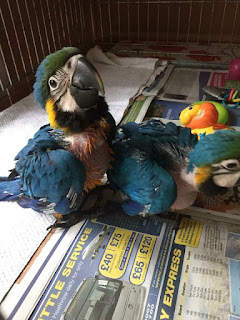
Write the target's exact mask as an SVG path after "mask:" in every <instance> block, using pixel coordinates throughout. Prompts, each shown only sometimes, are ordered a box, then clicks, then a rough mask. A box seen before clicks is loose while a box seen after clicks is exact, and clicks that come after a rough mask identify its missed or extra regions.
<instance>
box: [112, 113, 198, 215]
mask: <svg viewBox="0 0 240 320" xmlns="http://www.w3.org/2000/svg"><path fill="white" fill-rule="evenodd" d="M196 143H197V137H196V136H194V135H192V134H191V131H190V129H189V128H183V127H178V126H176V125H175V124H174V123H167V124H166V125H165V124H163V123H162V122H161V121H160V120H156V119H151V120H149V121H147V122H145V123H143V124H137V123H133V122H129V123H127V124H124V125H123V126H122V127H121V132H120V133H119V135H118V136H117V137H116V139H115V142H114V144H113V151H114V159H115V160H114V162H113V169H111V170H109V171H108V177H109V180H110V182H111V183H113V184H114V185H116V186H118V187H119V188H120V189H121V190H122V191H123V192H124V193H125V194H126V195H128V197H129V200H128V201H126V203H124V205H123V209H124V210H125V211H126V212H127V213H128V214H132V215H133V214H138V213H139V212H138V210H142V209H143V208H144V206H148V212H149V213H160V212H163V211H166V210H169V209H170V207H171V206H172V204H173V203H174V201H175V200H176V197H177V186H176V183H175V181H174V179H173V178H172V176H171V175H170V173H169V172H168V169H169V168H170V167H171V166H174V165H176V163H174V161H182V160H183V159H184V158H185V157H186V156H187V155H188V153H189V150H190V149H191V148H193V147H194V145H195V144H196ZM175 159H178V160H175Z"/></svg>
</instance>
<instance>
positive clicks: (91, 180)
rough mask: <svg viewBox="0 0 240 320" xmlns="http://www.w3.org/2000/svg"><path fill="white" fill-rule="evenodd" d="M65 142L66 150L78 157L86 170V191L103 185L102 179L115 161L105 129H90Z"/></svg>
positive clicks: (70, 137) (68, 138)
mask: <svg viewBox="0 0 240 320" xmlns="http://www.w3.org/2000/svg"><path fill="white" fill-rule="evenodd" d="M65 141H66V142H67V147H66V149H67V150H68V151H69V152H71V153H73V154H74V155H75V156H76V157H78V158H79V159H80V160H81V161H82V163H83V164H84V166H85V168H86V183H85V185H84V191H86V192H88V191H89V190H91V189H93V188H94V187H95V186H96V185H99V184H102V182H101V179H102V178H103V176H104V174H105V173H106V171H107V170H108V169H109V168H110V162H111V161H112V160H113V159H112V157H111V154H112V153H113V152H112V150H111V148H110V147H109V146H108V144H107V142H106V134H105V130H104V127H102V126H101V125H99V126H97V127H96V126H94V127H90V128H88V129H87V130H85V131H84V132H82V133H76V134H72V135H71V136H67V137H66V138H65Z"/></svg>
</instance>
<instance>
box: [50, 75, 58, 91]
mask: <svg viewBox="0 0 240 320" xmlns="http://www.w3.org/2000/svg"><path fill="white" fill-rule="evenodd" d="M48 83H49V86H50V87H51V88H53V89H56V88H57V81H56V80H55V79H54V78H53V77H51V78H50V79H49V81H48Z"/></svg>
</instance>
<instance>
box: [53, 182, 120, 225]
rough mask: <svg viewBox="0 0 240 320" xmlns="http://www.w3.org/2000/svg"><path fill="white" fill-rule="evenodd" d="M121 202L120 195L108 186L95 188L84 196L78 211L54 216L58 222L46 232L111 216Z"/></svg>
mask: <svg viewBox="0 0 240 320" xmlns="http://www.w3.org/2000/svg"><path fill="white" fill-rule="evenodd" d="M121 202H122V198H121V195H119V194H118V192H117V191H115V190H113V189H111V187H110V186H109V185H103V186H99V187H96V188H95V189H94V190H92V191H91V192H90V193H89V194H88V195H87V196H86V199H85V200H84V203H83V205H82V206H81V207H80V208H79V209H77V210H76V211H74V212H72V213H70V214H67V215H62V216H60V215H57V216H56V215H55V216H56V217H57V219H58V220H56V221H55V223H54V224H52V225H51V226H49V227H48V228H47V230H50V229H55V228H70V227H71V226H73V225H75V224H77V223H78V222H80V221H83V220H86V219H93V218H97V217H99V216H103V215H107V214H111V213H113V212H114V211H116V207H115V206H119V203H121Z"/></svg>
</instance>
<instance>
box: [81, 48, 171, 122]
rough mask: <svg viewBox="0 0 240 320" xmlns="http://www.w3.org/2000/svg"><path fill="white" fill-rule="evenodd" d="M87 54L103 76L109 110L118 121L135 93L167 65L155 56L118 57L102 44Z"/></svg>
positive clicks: (141, 89) (138, 92)
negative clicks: (104, 49) (101, 46)
mask: <svg viewBox="0 0 240 320" xmlns="http://www.w3.org/2000/svg"><path fill="white" fill-rule="evenodd" d="M86 58H87V59H88V60H89V61H90V62H91V63H92V64H93V65H94V66H95V68H96V69H97V71H98V72H99V74H100V76H101V78H102V80H103V84H104V87H105V98H106V101H107V103H108V105H109V111H110V113H111V114H112V115H113V117H114V118H115V121H116V123H117V124H118V123H119V122H120V121H121V119H122V117H123V114H124V111H125V110H126V108H127V107H128V105H129V104H130V103H131V102H132V101H133V99H134V97H136V96H137V95H139V94H141V92H142V91H143V90H144V88H145V87H147V86H150V85H151V84H152V82H153V81H154V79H155V78H156V76H157V75H158V74H160V73H161V71H163V70H164V69H165V67H166V63H165V62H163V63H162V64H163V65H161V66H159V65H158V61H159V60H158V59H155V58H135V57H129V58H128V57H117V56H116V55H114V54H113V53H111V52H106V53H104V52H103V51H102V50H101V48H100V47H99V46H95V47H94V48H91V49H90V50H89V51H88V53H87V56H86Z"/></svg>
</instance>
